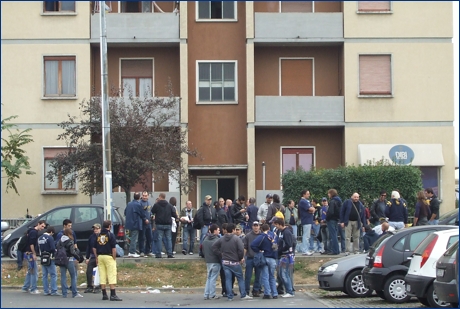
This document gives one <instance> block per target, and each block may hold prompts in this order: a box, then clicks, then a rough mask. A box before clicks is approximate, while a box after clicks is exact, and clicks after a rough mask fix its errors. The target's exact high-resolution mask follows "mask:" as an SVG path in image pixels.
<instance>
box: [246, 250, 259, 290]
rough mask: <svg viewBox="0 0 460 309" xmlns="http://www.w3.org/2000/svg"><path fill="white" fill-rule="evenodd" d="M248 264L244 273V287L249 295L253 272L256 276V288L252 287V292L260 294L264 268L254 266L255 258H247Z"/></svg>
mask: <svg viewBox="0 0 460 309" xmlns="http://www.w3.org/2000/svg"><path fill="white" fill-rule="evenodd" d="M244 260H245V262H246V269H245V271H244V287H245V288H246V294H249V290H250V289H251V278H252V273H253V270H254V272H255V274H256V276H255V279H254V286H253V287H252V291H255V292H259V291H260V273H261V271H262V268H260V267H256V266H254V258H248V257H247V256H246V257H245V258H244Z"/></svg>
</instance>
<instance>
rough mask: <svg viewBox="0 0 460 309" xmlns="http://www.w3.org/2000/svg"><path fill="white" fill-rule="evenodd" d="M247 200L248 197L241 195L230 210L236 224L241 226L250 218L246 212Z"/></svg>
mask: <svg viewBox="0 0 460 309" xmlns="http://www.w3.org/2000/svg"><path fill="white" fill-rule="evenodd" d="M245 202H246V198H245V197H244V196H243V195H240V196H239V197H238V199H237V200H236V202H235V204H233V205H232V208H231V210H230V211H231V215H232V218H233V223H234V224H235V225H238V224H240V225H241V226H243V225H244V223H245V221H246V220H247V219H249V215H248V214H247V212H246V208H244V204H245Z"/></svg>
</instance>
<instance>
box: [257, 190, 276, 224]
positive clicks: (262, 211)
mask: <svg viewBox="0 0 460 309" xmlns="http://www.w3.org/2000/svg"><path fill="white" fill-rule="evenodd" d="M272 201H273V195H272V194H270V193H268V194H267V195H266V196H265V203H263V204H262V205H260V206H259V210H258V211H257V219H258V220H259V222H260V224H264V223H268V222H265V219H266V218H267V214H268V207H269V206H270V205H271V203H272Z"/></svg>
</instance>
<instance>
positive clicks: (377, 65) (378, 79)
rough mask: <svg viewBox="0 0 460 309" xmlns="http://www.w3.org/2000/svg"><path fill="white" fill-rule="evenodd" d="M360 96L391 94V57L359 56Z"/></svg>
mask: <svg viewBox="0 0 460 309" xmlns="http://www.w3.org/2000/svg"><path fill="white" fill-rule="evenodd" d="M359 94H360V95H390V94H391V57H390V55H360V56H359Z"/></svg>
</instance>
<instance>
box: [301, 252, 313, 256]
mask: <svg viewBox="0 0 460 309" xmlns="http://www.w3.org/2000/svg"><path fill="white" fill-rule="evenodd" d="M312 254H313V253H312V252H311V251H307V252H304V253H302V255H308V256H310V255H312Z"/></svg>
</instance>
